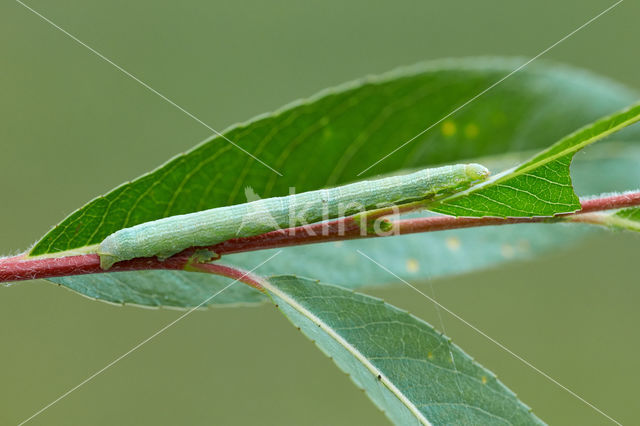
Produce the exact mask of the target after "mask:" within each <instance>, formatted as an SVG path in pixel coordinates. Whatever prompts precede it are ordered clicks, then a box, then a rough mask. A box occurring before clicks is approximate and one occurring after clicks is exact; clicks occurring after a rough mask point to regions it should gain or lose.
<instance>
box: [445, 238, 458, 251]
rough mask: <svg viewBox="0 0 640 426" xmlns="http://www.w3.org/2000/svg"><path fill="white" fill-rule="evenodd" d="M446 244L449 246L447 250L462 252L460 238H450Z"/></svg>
mask: <svg viewBox="0 0 640 426" xmlns="http://www.w3.org/2000/svg"><path fill="white" fill-rule="evenodd" d="M444 243H445V244H446V245H447V248H448V249H449V250H451V251H458V250H460V239H459V238H458V237H448V238H447V239H446V240H445V241H444Z"/></svg>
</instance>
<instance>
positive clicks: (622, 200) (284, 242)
mask: <svg viewBox="0 0 640 426" xmlns="http://www.w3.org/2000/svg"><path fill="white" fill-rule="evenodd" d="M581 204H582V209H581V210H579V211H577V212H575V213H566V214H562V215H558V216H556V218H548V217H521V218H497V217H477V218H475V217H460V218H456V217H453V216H434V217H422V218H416V219H404V220H397V221H392V222H391V223H392V224H393V235H397V234H413V233H418V232H434V231H442V230H447V229H460V228H469V227H476V226H495V225H508V224H514V223H539V222H553V221H557V220H558V219H559V218H561V217H566V216H572V215H576V214H581V213H589V212H594V211H602V210H611V209H619V208H624V207H632V206H638V205H640V192H634V193H628V194H619V195H612V196H609V197H603V198H594V199H590V200H585V201H583V202H582V203H581ZM380 236H383V235H376V234H365V235H363V233H362V231H361V227H360V225H359V224H358V223H357V222H356V221H354V219H353V217H347V218H341V219H336V220H332V221H329V222H321V223H314V224H312V225H306V226H300V227H296V228H289V229H281V230H277V231H272V232H268V233H266V234H262V235H255V236H252V237H244V238H235V239H232V240H228V241H225V242H222V243H219V244H216V245H214V246H211V247H207V249H209V250H211V251H213V252H215V253H217V254H219V255H223V254H231V253H240V252H246V251H256V250H264V249H270V248H278V247H291V246H297V245H302V244H314V243H321V242H328V241H342V240H351V239H358V238H373V237H380ZM197 249H198V248H189V249H187V250H185V251H183V252H181V253H178V254H176V255H174V256H172V257H170V258H169V259H166V260H165V261H159V260H158V259H156V258H155V257H152V258H139V259H133V260H127V261H123V262H118V263H116V264H115V265H113V266H112V267H111V268H110V269H109V270H108V271H104V270H102V269H101V268H100V259H99V257H98V255H96V254H84V255H78V256H65V257H56V258H43V259H28V258H26V255H24V254H23V255H19V256H14V257H8V258H4V259H0V282H7V281H22V280H32V279H38V278H52V277H62V276H68V275H83V274H96V273H104V272H119V271H138V270H151V269H173V270H184V269H189V270H200V271H202V272H209V273H214V274H218V275H224V276H227V277H230V278H234V279H238V280H240V281H243V282H245V283H247V284H249V285H251V286H253V287H255V288H258V289H259V290H260V289H261V288H262V286H261V285H260V283H259V280H257V279H255V278H253V277H251V276H249V275H247V274H246V273H244V272H243V271H239V270H238V269H236V268H232V267H229V266H225V265H221V264H217V263H214V264H193V265H189V260H190V257H191V255H192V254H193V253H194V252H195V251H196V250H197ZM243 274H244V275H243Z"/></svg>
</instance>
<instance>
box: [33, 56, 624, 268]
mask: <svg viewBox="0 0 640 426" xmlns="http://www.w3.org/2000/svg"><path fill="white" fill-rule="evenodd" d="M522 62H524V60H520V59H486V58H480V59H463V60H446V61H435V62H431V63H425V64H421V65H417V66H413V67H408V68H403V69H399V70H396V71H392V72H390V73H387V74H384V75H382V76H378V77H368V78H365V79H362V80H358V81H355V82H351V83H347V84H345V85H342V86H339V87H336V88H333V89H329V90H325V91H323V92H321V93H319V94H318V95H316V96H314V97H312V98H310V99H308V100H304V101H298V102H295V103H293V104H291V105H288V106H286V107H284V108H283V109H281V110H278V111H276V112H274V113H272V114H267V115H263V116H260V117H257V118H256V119H254V120H251V121H249V122H247V123H243V124H239V125H236V126H233V127H231V128H230V129H228V130H226V131H224V132H223V133H224V135H225V137H226V138H228V139H230V140H232V141H234V142H235V143H237V144H238V145H239V146H241V147H242V148H243V149H245V150H246V151H248V152H251V153H252V154H254V155H255V156H257V157H259V158H260V159H261V160H262V161H264V162H265V163H267V164H269V165H270V166H271V167H274V168H275V169H277V170H279V171H280V172H281V173H282V174H283V175H284V176H283V177H279V176H278V175H277V174H275V173H274V172H272V171H271V170H269V169H268V168H266V167H264V166H263V165H262V164H260V163H258V162H256V161H255V160H254V159H253V158H252V157H249V156H248V155H247V154H245V153H244V152H242V151H240V150H239V149H237V148H235V147H234V146H233V145H231V144H230V143H229V142H227V141H226V140H224V139H222V138H220V137H214V138H212V139H211V140H209V141H206V142H204V143H202V144H201V145H199V146H197V147H195V148H194V149H193V150H191V151H189V152H187V153H185V154H182V155H179V156H177V157H176V158H174V159H172V160H170V161H169V162H168V163H166V164H165V165H164V166H162V167H160V168H159V169H157V170H155V171H153V172H151V173H149V174H147V175H144V176H141V177H140V178H138V179H136V180H134V181H132V182H130V183H126V184H124V185H122V186H120V187H118V188H116V189H114V190H113V191H111V192H110V193H108V194H106V195H105V196H102V197H99V198H97V199H95V200H93V201H92V202H90V203H89V204H87V205H86V206H84V207H82V208H81V209H79V210H77V211H76V212H74V213H72V214H71V215H70V216H69V217H68V218H67V219H65V220H64V221H63V222H62V223H60V224H59V225H58V226H56V227H55V228H54V229H52V230H51V231H50V232H49V233H48V234H47V235H45V236H44V237H43V238H42V239H41V240H40V241H39V242H37V243H36V244H35V246H34V247H33V248H32V250H31V251H30V255H32V256H37V255H46V254H52V253H61V252H65V251H70V250H75V251H85V252H86V251H90V250H91V247H92V246H94V245H96V244H98V243H100V242H101V241H102V240H103V239H104V238H105V237H106V236H108V235H109V234H111V233H113V232H115V231H117V230H118V229H121V228H125V227H130V226H133V225H136V224H139V223H143V222H148V221H151V220H155V219H159V218H162V217H166V216H172V215H177V214H184V213H190V212H194V211H200V210H204V209H209V208H213V207H219V206H225V205H231V204H237V203H242V202H245V201H246V200H244V199H243V188H244V187H246V186H251V187H252V188H253V189H254V190H255V191H256V193H257V194H258V195H260V196H261V197H262V198H267V197H272V196H279V195H287V194H288V193H289V187H295V188H296V191H297V192H302V191H307V190H312V189H318V188H322V187H325V186H333V185H337V184H342V183H346V182H349V181H354V180H359V179H362V178H363V177H365V176H362V177H358V174H359V173H360V172H361V171H362V170H364V169H365V168H367V167H369V166H370V165H371V164H373V163H374V162H376V161H378V160H379V159H380V158H381V157H382V156H384V155H386V154H387V153H389V152H391V151H393V150H395V149H396V148H397V147H398V146H399V145H400V144H402V143H403V142H405V141H406V140H408V139H410V138H412V137H414V136H415V135H416V134H418V133H420V132H422V131H423V130H424V129H425V128H427V127H428V126H429V125H430V124H432V123H434V122H436V121H438V120H439V119H441V118H442V117H443V116H445V115H446V114H448V113H449V112H451V111H452V110H453V109H455V108H456V107H457V106H459V105H461V104H462V103H464V102H465V101H466V100H468V99H470V98H472V97H473V96H475V95H476V94H478V93H479V92H481V91H482V90H484V89H486V88H487V87H488V86H490V85H491V84H492V83H494V82H496V81H497V80H499V79H501V78H502V77H504V75H506V74H508V73H509V72H511V71H512V70H513V69H515V68H516V67H517V66H519V65H521V64H522ZM633 100H634V96H633V95H632V94H631V93H630V91H629V90H628V89H626V88H624V87H622V86H618V85H615V84H613V83H611V82H609V81H607V80H603V79H600V78H597V77H595V76H592V75H589V74H587V73H585V72H583V71H577V70H573V69H569V68H564V67H546V66H543V65H540V64H532V65H530V66H528V67H527V68H525V69H524V70H522V71H520V72H518V73H516V74H514V75H513V76H511V77H510V78H509V79H507V80H505V81H504V82H503V83H501V84H500V85H498V86H496V87H495V88H493V89H492V90H491V91H489V92H487V93H486V94H484V95H483V96H482V97H480V98H478V99H477V100H476V101H474V102H473V103H471V104H469V105H467V106H466V107H464V108H463V109H461V110H460V111H458V112H457V113H456V114H455V116H453V117H451V119H450V120H447V121H445V122H443V123H442V124H441V125H440V126H438V127H436V128H434V129H432V130H431V131H429V132H426V133H424V134H423V135H422V136H421V137H419V138H417V139H416V140H414V141H413V142H412V143H411V144H409V145H407V146H406V147H405V148H403V149H402V150H400V151H398V152H396V153H395V154H393V155H391V156H389V158H387V159H386V160H385V161H383V162H381V163H380V164H379V165H377V166H376V167H375V168H373V169H372V170H371V171H370V172H371V173H393V172H398V171H399V170H403V169H407V168H417V167H424V166H427V165H434V164H440V163H455V162H459V161H460V160H462V159H466V158H474V157H480V156H487V155H494V154H500V153H504V152H511V151H514V150H515V151H522V150H531V149H534V148H540V147H544V146H548V145H549V143H550V142H551V141H554V140H557V139H558V138H560V137H561V136H563V135H565V134H567V133H569V132H570V131H573V130H574V129H576V128H578V127H579V126H582V125H584V124H586V123H589V122H591V121H592V120H594V119H596V118H598V117H600V116H602V115H603V114H606V113H609V112H611V111H613V110H614V109H617V108H620V107H622V106H624V105H626V104H629V103H630V102H632V101H633ZM318 159H322V161H318Z"/></svg>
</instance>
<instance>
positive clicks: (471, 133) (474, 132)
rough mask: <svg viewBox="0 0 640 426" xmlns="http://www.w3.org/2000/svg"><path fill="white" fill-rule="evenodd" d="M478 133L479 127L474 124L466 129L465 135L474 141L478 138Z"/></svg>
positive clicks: (468, 125) (470, 124)
mask: <svg viewBox="0 0 640 426" xmlns="http://www.w3.org/2000/svg"><path fill="white" fill-rule="evenodd" d="M478 132H479V129H478V126H476V125H475V124H473V123H469V124H467V125H466V127H465V128H464V135H465V136H466V137H468V138H469V139H474V138H475V137H476V136H478Z"/></svg>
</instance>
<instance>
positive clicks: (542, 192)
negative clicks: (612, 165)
mask: <svg viewBox="0 0 640 426" xmlns="http://www.w3.org/2000/svg"><path fill="white" fill-rule="evenodd" d="M638 120H640V104H636V105H634V106H632V107H629V108H626V109H624V110H623V111H620V112H618V113H616V114H613V115H611V116H609V117H605V118H603V119H600V120H598V121H596V122H595V123H593V124H590V125H588V126H586V127H583V128H582V129H580V130H578V131H576V132H574V133H572V134H570V135H569V136H566V137H564V138H562V139H561V140H560V141H558V142H557V143H555V144H554V145H552V146H551V147H549V148H548V149H546V150H544V151H543V152H542V153H540V154H538V155H536V156H535V157H534V158H532V159H531V160H529V161H527V162H525V163H524V164H522V165H520V166H518V167H516V168H515V169H513V170H508V171H506V172H504V173H501V174H500V175H498V176H495V177H494V178H492V179H489V180H488V181H487V182H484V183H483V184H482V185H478V186H476V187H473V188H471V189H469V190H468V191H463V192H461V193H457V194H454V195H453V196H452V197H449V198H447V199H445V200H443V201H442V202H441V203H440V204H439V205H437V206H436V207H435V208H433V209H431V210H434V211H437V212H439V213H444V214H449V215H453V216H499V217H507V216H510V217H517V216H520V217H530V216H553V215H555V214H558V213H568V212H574V211H576V210H579V209H580V200H579V199H578V196H577V195H576V194H575V193H574V192H573V186H572V183H571V175H570V170H569V166H570V165H571V160H572V159H573V156H574V155H575V153H576V152H577V151H579V150H580V149H582V148H584V147H585V146H587V145H589V144H592V143H594V142H596V141H598V140H600V139H603V138H605V137H606V136H609V135H611V134H612V133H614V132H617V131H619V130H621V129H623V128H625V127H627V126H629V125H631V124H633V123H636V122H637V121H638Z"/></svg>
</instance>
